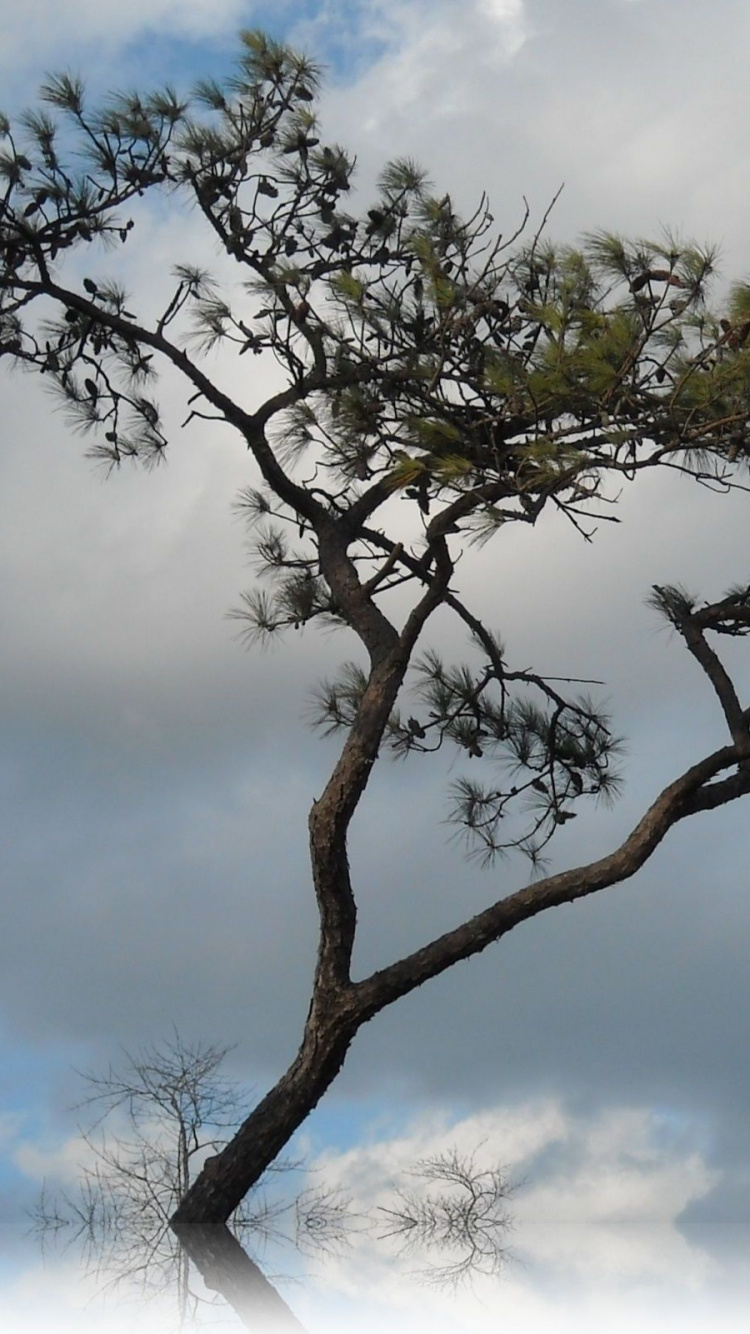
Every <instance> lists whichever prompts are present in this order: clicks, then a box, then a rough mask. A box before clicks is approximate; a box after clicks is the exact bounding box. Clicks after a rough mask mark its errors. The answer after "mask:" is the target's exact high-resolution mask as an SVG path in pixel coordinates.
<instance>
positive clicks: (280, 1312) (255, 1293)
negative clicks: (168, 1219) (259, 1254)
mask: <svg viewBox="0 0 750 1334" xmlns="http://www.w3.org/2000/svg"><path fill="white" fill-rule="evenodd" d="M174 1230H175V1232H176V1234H177V1236H178V1238H179V1241H180V1244H181V1245H182V1246H183V1247H184V1252H185V1255H186V1256H188V1255H189V1256H190V1259H191V1260H192V1261H193V1264H194V1265H195V1266H196V1268H197V1269H198V1272H199V1273H200V1275H201V1277H202V1279H203V1282H204V1283H205V1285H206V1287H207V1288H210V1289H211V1291H212V1292H218V1293H220V1295H221V1296H222V1297H223V1298H224V1300H225V1301H226V1302H228V1303H229V1305H230V1306H231V1307H232V1308H233V1310H234V1311H235V1312H236V1313H237V1315H238V1316H239V1318H240V1320H241V1321H242V1323H243V1325H245V1326H246V1327H247V1329H251V1330H256V1331H260V1330H262V1331H263V1334H270V1331H273V1334H304V1325H301V1324H300V1322H299V1320H298V1319H297V1317H296V1316H295V1315H294V1313H293V1312H292V1311H291V1310H290V1309H289V1307H288V1306H287V1304H286V1302H285V1301H284V1299H283V1297H282V1296H281V1294H280V1293H278V1292H277V1291H276V1289H275V1287H274V1286H273V1284H272V1283H269V1281H268V1279H267V1278H266V1276H265V1274H264V1273H263V1271H262V1270H261V1269H260V1268H259V1267H258V1265H257V1264H256V1263H255V1261H254V1260H251V1259H250V1256H249V1255H248V1254H247V1252H246V1251H245V1250H243V1248H242V1246H241V1245H240V1243H239V1242H238V1240H237V1238H236V1237H234V1236H233V1235H232V1233H231V1232H230V1231H229V1229H228V1228H227V1227H224V1226H223V1225H219V1226H218V1227H199V1226H198V1225H195V1224H184V1225H181V1226H178V1225H175V1227H174Z"/></svg>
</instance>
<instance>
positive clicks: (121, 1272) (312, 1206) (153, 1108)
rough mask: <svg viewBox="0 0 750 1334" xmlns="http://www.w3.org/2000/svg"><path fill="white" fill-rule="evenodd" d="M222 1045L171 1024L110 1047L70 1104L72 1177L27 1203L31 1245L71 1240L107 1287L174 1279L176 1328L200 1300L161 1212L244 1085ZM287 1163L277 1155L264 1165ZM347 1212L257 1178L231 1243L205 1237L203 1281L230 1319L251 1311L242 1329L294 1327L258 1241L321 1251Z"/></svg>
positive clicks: (214, 1144)
mask: <svg viewBox="0 0 750 1334" xmlns="http://www.w3.org/2000/svg"><path fill="white" fill-rule="evenodd" d="M229 1051H230V1048H228V1047H221V1046H218V1045H217V1044H215V1043H209V1044H206V1043H200V1042H197V1043H191V1042H187V1041H185V1040H184V1039H183V1038H182V1037H181V1036H180V1035H179V1033H177V1032H175V1033H174V1035H173V1037H172V1038H171V1039H170V1040H167V1041H164V1042H161V1043H157V1044H155V1045H153V1046H151V1047H148V1048H145V1049H143V1050H142V1051H139V1052H137V1053H130V1052H127V1051H124V1052H122V1054H121V1057H120V1060H119V1061H118V1062H117V1064H116V1065H111V1064H110V1065H109V1067H108V1068H107V1069H106V1070H104V1071H103V1072H102V1073H87V1074H84V1075H83V1076H82V1078H83V1082H84V1085H85V1088H86V1093H85V1096H84V1098H83V1100H82V1102H81V1103H80V1104H79V1108H78V1110H79V1111H85V1112H87V1113H89V1123H88V1124H87V1125H86V1126H85V1127H84V1128H82V1129H81V1137H82V1142H83V1145H84V1147H85V1151H86V1160H85V1161H84V1162H83V1163H82V1166H81V1170H80V1178H79V1181H78V1183H77V1185H76V1187H75V1188H74V1189H68V1188H64V1189H60V1190H57V1191H51V1190H50V1188H49V1187H48V1185H47V1183H46V1182H45V1183H44V1185H43V1187H42V1191H41V1194H40V1197H39V1200H38V1201H37V1204H36V1206H35V1208H34V1209H33V1210H32V1220H33V1227H34V1231H35V1232H36V1234H37V1235H38V1236H39V1238H40V1239H41V1241H42V1243H43V1244H45V1243H46V1242H47V1241H48V1239H49V1238H50V1237H52V1238H53V1239H54V1240H55V1241H58V1242H59V1241H60V1240H64V1241H65V1243H66V1244H68V1245H70V1244H71V1243H77V1244H78V1245H79V1247H80V1248H81V1249H82V1251H83V1259H84V1262H85V1263H86V1267H87V1268H91V1269H93V1270H94V1271H95V1272H101V1273H102V1274H103V1275H105V1276H106V1283H107V1286H108V1287H112V1286H114V1285H116V1284H120V1283H121V1282H127V1283H131V1284H132V1283H137V1284H138V1285H139V1288H140V1290H141V1292H142V1293H143V1295H144V1296H147V1297H149V1298H150V1297H154V1296H158V1295H160V1294H162V1293H164V1292H167V1291H171V1290H172V1289H174V1291H175V1294H176V1298H177V1308H178V1315H179V1324H180V1327H181V1328H182V1327H183V1326H184V1325H188V1324H191V1323H192V1322H193V1321H194V1320H195V1319H196V1317H197V1315H198V1313H199V1311H200V1309H201V1308H202V1307H203V1306H205V1304H206V1298H205V1296H202V1295H201V1294H200V1293H198V1292H196V1290H195V1289H194V1287H193V1284H192V1283H191V1276H190V1265H189V1259H188V1253H187V1251H186V1250H185V1249H184V1248H183V1247H182V1246H180V1244H179V1242H178V1240H177V1238H176V1237H175V1235H174V1233H173V1232H172V1231H171V1229H170V1227H169V1220H170V1217H171V1215H172V1213H173V1212H174V1210H175V1209H176V1208H177V1206H178V1204H179V1202H180V1200H181V1199H182V1197H183V1195H184V1194H185V1192H186V1191H187V1189H188V1188H189V1186H190V1183H191V1181H192V1180H193V1179H194V1178H195V1177H196V1175H197V1173H198V1171H199V1170H200V1166H201V1164H202V1162H203V1161H204V1160H205V1158H206V1156H207V1155H208V1154H210V1153H216V1152H217V1151H218V1150H220V1149H221V1148H222V1147H223V1146H224V1145H225V1144H226V1143H227V1141H228V1139H229V1138H230V1137H231V1133H232V1131H233V1129H234V1128H235V1127H236V1125H237V1124H238V1122H239V1121H240V1120H241V1113H242V1108H243V1106H244V1105H245V1103H246V1101H247V1096H248V1095H247V1090H243V1089H242V1088H241V1086H239V1085H238V1084H236V1083H235V1082H234V1081H233V1080H231V1079H229V1078H228V1077H227V1075H226V1074H224V1072H223V1070H222V1066H223V1064H224V1062H225V1059H226V1057H227V1055H228V1054H229ZM91 1116H93V1120H91V1119H90V1118H91ZM295 1166H299V1164H293V1163H286V1164H281V1163H278V1164H276V1165H275V1167H274V1169H272V1171H274V1170H276V1169H278V1170H283V1169H286V1170H287V1171H292V1170H293V1169H294V1167H295ZM277 1181H278V1178H277ZM348 1215H349V1207H348V1202H347V1201H346V1200H345V1199H344V1197H343V1196H342V1195H341V1194H340V1193H339V1192H336V1191H331V1190H326V1189H325V1188H324V1187H320V1188H316V1187H313V1188H307V1189H304V1190H303V1191H302V1192H301V1193H300V1192H297V1193H296V1194H292V1195H290V1194H289V1193H288V1192H285V1191H282V1192H279V1191H278V1190H274V1188H273V1182H272V1181H270V1180H266V1181H264V1182H263V1183H261V1184H260V1185H259V1187H256V1189H255V1190H253V1191H252V1192H251V1193H250V1195H249V1196H248V1197H247V1198H246V1199H245V1200H244V1201H243V1203H242V1205H241V1206H240V1208H239V1209H238V1210H237V1211H236V1213H235V1215H234V1218H233V1227H234V1232H235V1241H234V1245H232V1244H231V1243H230V1244H229V1245H227V1240H226V1238H225V1237H223V1236H219V1237H218V1238H217V1236H216V1234H215V1232H214V1234H213V1235H212V1236H209V1237H207V1238H206V1239H205V1241H206V1246H205V1247H204V1251H207V1252H208V1253H206V1254H203V1256H202V1259H203V1264H202V1271H203V1276H204V1281H205V1280H208V1285H209V1286H210V1287H211V1288H212V1289H214V1290H218V1291H221V1292H222V1295H225V1296H226V1297H227V1299H228V1300H229V1301H230V1302H231V1303H233V1304H234V1306H235V1308H236V1309H238V1312H239V1314H240V1316H241V1317H244V1316H249V1317H251V1318H252V1320H253V1324H252V1327H253V1328H255V1323H254V1322H256V1321H257V1320H259V1319H262V1320H264V1322H266V1323H267V1322H269V1321H270V1322H273V1327H274V1328H276V1327H278V1328H279V1329H301V1328H302V1326H301V1325H300V1324H299V1322H298V1321H297V1320H296V1319H295V1318H294V1316H293V1315H292V1313H291V1311H290V1310H289V1308H288V1307H287V1305H286V1303H285V1302H284V1301H283V1299H282V1298H281V1297H280V1295H279V1294H278V1293H277V1291H276V1289H275V1288H274V1287H273V1286H272V1285H271V1283H269V1281H268V1280H267V1279H266V1278H265V1276H264V1274H263V1272H262V1270H261V1269H260V1267H259V1265H258V1252H259V1251H260V1252H262V1250H263V1248H264V1245H265V1244H266V1243H267V1242H268V1241H270V1240H280V1241H284V1242H286V1243H290V1244H292V1245H294V1246H296V1247H297V1248H298V1249H299V1250H301V1251H303V1252H308V1251H314V1252H318V1253H320V1252H321V1251H325V1250H328V1249H332V1248H333V1247H335V1246H337V1245H338V1244H340V1243H341V1241H342V1238H343V1237H344V1234H345V1230H346V1227H347V1225H348V1221H349V1220H348ZM217 1271H218V1272H217ZM227 1286H228V1292H227V1291H226V1289H227ZM264 1327H265V1324H264Z"/></svg>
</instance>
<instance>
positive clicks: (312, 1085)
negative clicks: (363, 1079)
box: [171, 993, 359, 1230]
mask: <svg viewBox="0 0 750 1334" xmlns="http://www.w3.org/2000/svg"><path fill="white" fill-rule="evenodd" d="M334 1006H335V1013H333V1014H332V1013H331V1011H332V1010H333V1009H334ZM322 1008H323V1005H322V1004H320V1003H316V1002H313V1005H312V1007H311V1010H310V1015H309V1017H308V1020H307V1024H306V1026H305V1036H304V1040H303V1042H302V1046H301V1047H300V1049H299V1052H298V1053H297V1056H296V1057H295V1059H294V1061H293V1062H292V1064H291V1065H290V1067H289V1069H288V1070H287V1072H286V1074H285V1075H282V1077H281V1079H280V1080H279V1082H278V1083H277V1084H276V1085H275V1086H274V1087H273V1088H272V1089H271V1090H270V1092H268V1093H267V1094H266V1096H265V1098H263V1100H262V1101H261V1102H259V1103H258V1106H257V1107H255V1108H254V1109H253V1111H252V1112H251V1113H250V1115H249V1116H248V1118H247V1120H246V1121H244V1122H243V1124H242V1125H241V1126H240V1128H239V1130H238V1131H237V1134H236V1135H235V1137H234V1139H233V1140H231V1141H230V1143H229V1144H227V1146H226V1148H225V1149H222V1151H221V1153H218V1154H217V1155H216V1156H215V1157H213V1158H209V1159H208V1160H207V1161H206V1163H205V1164H204V1166H203V1170H202V1172H201V1173H200V1175H199V1176H198V1177H196V1179H195V1181H194V1182H193V1184H192V1186H191V1187H190V1189H189V1190H188V1192H187V1194H186V1195H185V1196H184V1198H183V1199H182V1201H181V1202H180V1204H179V1205H178V1207H177V1210H176V1211H175V1213H174V1215H173V1217H172V1220H171V1222H172V1224H173V1226H174V1227H175V1230H178V1228H180V1227H182V1226H183V1225H185V1224H196V1223H200V1224H217V1223H226V1221H227V1219H228V1218H229V1217H230V1216H231V1214H232V1213H234V1210H235V1209H236V1208H237V1206H238V1205H239V1204H240V1203H241V1201H242V1200H243V1199H244V1197H245V1195H246V1194H247V1192H248V1191H249V1190H250V1189H251V1187H252V1186H254V1185H255V1183H256V1182H257V1181H258V1180H259V1178H260V1177H261V1176H262V1175H263V1173H264V1172H265V1170H266V1168H267V1167H269V1166H270V1164H271V1163H272V1162H273V1161H274V1159H275V1158H276V1157H277V1155H278V1154H279V1153H280V1151H281V1150H282V1149H283V1147H284V1145H285V1144H288V1142H289V1140H290V1139H291V1137H292V1135H293V1134H294V1132H295V1130H297V1129H298V1127H299V1126H301V1125H302V1122H303V1121H304V1120H305V1118H306V1117H307V1116H308V1115H309V1114H310V1112H311V1111H312V1110H313V1108H314V1107H315V1106H317V1104H318V1102H319V1101H320V1099H321V1098H322V1096H323V1094H324V1093H325V1092H326V1089H327V1088H328V1087H329V1085H330V1084H331V1083H332V1082H333V1080H334V1079H335V1078H336V1076H337V1074H338V1073H339V1070H340V1069H341V1067H342V1065H343V1063H344V1058H345V1056H346V1053H347V1051H348V1049H349V1046H350V1044H351V1041H352V1038H353V1037H354V1034H355V1033H356V1031H357V1028H358V1026H359V1020H358V1018H355V1013H354V1006H353V1005H347V1004H346V1001H345V1000H344V1001H343V1003H342V993H339V996H338V998H337V999H336V1001H335V1002H334V1003H329V1005H328V1007H327V1008H328V1011H329V1012H328V1014H327V1015H326V1014H323V1015H321V1013H320V1010H321V1009H322Z"/></svg>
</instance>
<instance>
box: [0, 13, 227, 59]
mask: <svg viewBox="0 0 750 1334" xmlns="http://www.w3.org/2000/svg"><path fill="white" fill-rule="evenodd" d="M249 12H251V7H250V6H249V5H248V3H247V0H130V2H129V3H128V4H124V5H123V4H118V3H117V2H116V0H4V3H3V6H2V10H1V11H0V52H1V53H2V54H1V55H0V67H2V66H8V67H9V68H12V66H13V65H14V64H15V63H17V62H18V61H19V60H24V61H26V60H31V61H34V60H41V59H45V60H46V59H49V58H54V59H55V60H58V59H60V58H62V60H63V62H64V63H65V62H66V59H67V57H66V55H64V54H63V52H65V51H67V50H69V49H70V41H71V35H72V34H76V38H77V42H78V43H80V45H81V46H85V45H91V46H93V45H95V44H96V43H100V42H104V44H105V46H106V48H108V49H109V50H110V51H112V50H114V49H116V48H117V47H118V46H120V45H122V44H123V43H125V42H130V41H133V40H134V39H135V38H137V37H139V36H141V35H145V34H146V33H149V32H162V33H170V32H171V33H172V34H176V35H177V34H178V35H179V36H181V37H188V38H190V37H193V38H196V37H205V36H211V35H214V34H215V33H216V32H217V30H218V29H220V28H222V27H231V26H235V25H238V24H239V23H240V22H241V21H247V19H248V15H249Z"/></svg>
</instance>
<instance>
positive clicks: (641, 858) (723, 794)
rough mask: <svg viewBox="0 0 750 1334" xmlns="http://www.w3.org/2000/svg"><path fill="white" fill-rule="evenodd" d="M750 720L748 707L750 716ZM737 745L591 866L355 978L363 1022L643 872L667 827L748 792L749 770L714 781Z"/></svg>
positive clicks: (684, 778) (678, 784)
mask: <svg viewBox="0 0 750 1334" xmlns="http://www.w3.org/2000/svg"><path fill="white" fill-rule="evenodd" d="M745 720H746V722H748V721H750V710H748V711H746V713H745ZM739 760H740V757H739V756H738V753H737V749H736V747H734V746H725V747H723V748H722V749H721V750H717V751H715V752H714V753H713V754H712V755H708V756H706V758H705V759H703V760H701V761H699V763H698V764H695V765H693V766H692V767H691V768H690V769H688V770H686V772H685V773H684V774H682V775H681V776H680V777H679V778H677V779H676V780H675V781H674V782H673V783H671V784H670V785H669V786H668V787H666V788H664V790H663V791H662V792H661V793H660V795H659V796H658V797H657V799H656V801H655V802H654V803H653V804H652V805H651V806H650V807H649V809H648V811H647V812H646V814H645V815H644V816H643V818H642V819H641V820H639V822H638V824H637V825H636V826H635V828H634V829H633V831H632V833H631V834H630V835H629V836H628V838H626V839H625V841H624V842H623V843H622V844H621V845H620V847H619V848H617V849H616V850H615V851H614V852H612V853H609V854H608V855H607V856H606V857H602V858H600V859H599V860H597V861H595V862H590V863H589V864H588V865H587V866H582V867H577V868H576V869H574V870H570V871H564V872H562V873H561V874H559V875H553V876H549V877H548V878H547V879H545V880H542V881H540V882H538V883H537V884H534V885H528V886H527V887H526V888H524V889H521V890H518V891H517V892H516V893H515V894H511V895H509V896H508V897H507V898H504V899H500V900H498V901H497V902H496V903H494V904H492V905H491V907H489V908H486V909H485V910H484V912H481V913H479V914H477V916H476V917H472V918H471V919H470V920H469V921H467V922H464V923H462V924H461V925H460V926H458V927H456V928H455V929H454V930H452V931H448V932H446V933H445V934H444V935H442V936H439V937H437V938H436V939H435V940H432V941H431V942H430V943H429V944H427V945H425V946H423V947H422V948H421V949H419V950H416V951H415V952H414V953H412V954H409V955H407V956H405V957H404V958H402V959H400V960H398V961H397V962H396V963H393V964H391V965H390V966H389V967H387V968H383V969H381V970H380V971H378V972H376V973H373V974H372V975H371V976H370V977H368V978H366V979H364V980H363V981H361V982H358V983H355V986H354V991H355V993H356V998H357V1005H358V1007H359V1008H360V1010H361V1011H362V1012H363V1016H364V1019H370V1018H372V1017H373V1015H375V1014H377V1013H378V1011H380V1010H382V1009H384V1008H385V1006H387V1005H390V1004H392V1003H393V1002H394V1001H396V1000H398V999H400V997H402V996H406V995H408V993H409V992H410V991H414V990H415V989H416V988H417V987H419V986H421V985H422V983H423V982H426V981H427V980H428V979H429V978H432V977H437V976H439V974H440V973H443V972H445V970H446V969H447V968H450V967H451V966H452V965H453V964H455V963H458V962H459V961H460V960H462V959H469V958H471V957H472V956H473V955H475V954H479V953H481V951H482V950H484V949H486V947H487V946H488V945H490V944H492V943H493V942H494V941H497V940H500V938H501V937H502V936H504V935H507V933H508V932H509V931H511V930H512V929H513V927H515V926H518V924H519V923H520V922H524V921H527V920H528V919H529V918H531V917H535V916H536V915H537V914H538V913H540V912H544V911H545V910H546V909H548V908H554V907H559V906H560V905H562V904H564V903H573V902H575V900H576V899H580V898H584V897H585V896H586V895H588V894H594V893H596V892H597V891H599V890H602V889H608V888H609V887H610V886H612V885H615V884H619V883H620V882H621V881H623V880H627V879H629V878H630V877H631V876H633V875H635V873H636V871H638V870H640V868H641V867H642V866H643V864H644V863H645V862H646V861H647V860H648V858H649V857H650V856H651V855H652V853H653V852H654V851H655V850H656V848H657V847H658V846H659V844H660V843H661V842H662V841H663V839H664V837H665V836H666V834H667V833H668V832H669V830H670V829H671V828H672V827H673V826H674V825H675V824H676V823H677V822H678V821H679V820H682V819H684V818H685V817H687V816H688V815H693V814H695V813H696V812H697V811H699V810H710V809H712V808H713V807H715V806H718V805H723V804H725V803H726V802H728V801H733V800H735V799H736V798H737V797H740V796H743V795H744V794H745V793H747V792H748V791H750V775H748V774H746V773H741V774H738V775H736V776H734V777H733V778H731V779H728V780H726V782H725V783H718V784H713V785H712V784H711V782H710V780H711V779H712V778H713V777H714V776H715V775H716V774H718V773H721V772H722V771H723V770H725V769H728V768H730V767H731V766H733V765H735V764H738V763H739Z"/></svg>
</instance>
